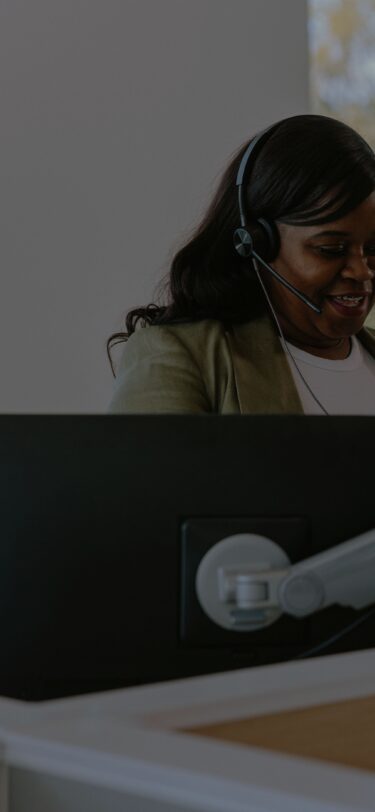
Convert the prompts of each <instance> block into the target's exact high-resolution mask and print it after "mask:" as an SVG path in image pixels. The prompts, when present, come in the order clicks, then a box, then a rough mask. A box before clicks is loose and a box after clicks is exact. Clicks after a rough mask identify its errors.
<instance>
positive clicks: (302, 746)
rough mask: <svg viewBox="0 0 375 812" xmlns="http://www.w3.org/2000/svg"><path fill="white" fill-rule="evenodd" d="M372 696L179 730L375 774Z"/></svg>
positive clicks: (373, 699)
mask: <svg viewBox="0 0 375 812" xmlns="http://www.w3.org/2000/svg"><path fill="white" fill-rule="evenodd" d="M374 723H375V695H372V696H368V697H363V698H361V699H352V700H346V701H344V702H333V703H329V704H328V703H327V704H323V705H314V706H312V707H309V708H304V709H299V710H289V711H284V712H282V713H272V714H266V715H264V714H263V715H261V716H252V717H250V718H246V719H237V720H231V721H225V722H222V723H215V724H211V725H204V726H195V727H192V728H184V732H186V733H194V735H196V736H204V737H209V738H213V739H219V740H221V741H226V742H234V743H236V744H243V745H248V746H251V747H262V748H264V749H266V750H273V751H278V752H282V753H289V754H290V755H297V756H304V757H305V758H314V759H320V760H322V761H328V762H333V763H335V764H343V765H345V766H347V767H357V768H359V769H362V770H369V771H371V772H375V724H374Z"/></svg>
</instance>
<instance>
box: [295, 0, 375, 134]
mask: <svg viewBox="0 0 375 812" xmlns="http://www.w3.org/2000/svg"><path fill="white" fill-rule="evenodd" d="M308 4H309V42H310V53H311V72H310V78H311V107H312V111H313V112H316V113H321V114H322V115H328V116H333V117H334V118H338V119H340V120H341V121H345V122H346V123H347V124H350V126H352V127H354V129H355V130H358V132H359V133H361V135H363V136H364V138H366V140H367V141H368V142H369V143H370V144H371V146H372V147H373V148H375V115H374V114H375V47H374V46H375V0H308Z"/></svg>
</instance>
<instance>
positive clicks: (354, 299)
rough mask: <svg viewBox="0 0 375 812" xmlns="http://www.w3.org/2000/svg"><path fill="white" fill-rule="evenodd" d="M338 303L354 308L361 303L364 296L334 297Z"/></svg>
mask: <svg viewBox="0 0 375 812" xmlns="http://www.w3.org/2000/svg"><path fill="white" fill-rule="evenodd" d="M334 298H335V299H337V301H338V302H345V304H347V305H350V306H351V307H355V306H356V305H358V304H359V303H360V302H362V301H363V299H364V296H334Z"/></svg>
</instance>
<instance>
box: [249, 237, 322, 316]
mask: <svg viewBox="0 0 375 812" xmlns="http://www.w3.org/2000/svg"><path fill="white" fill-rule="evenodd" d="M251 256H252V257H254V258H255V259H256V260H258V262H260V264H261V265H263V266H264V268H267V271H269V272H270V273H271V274H272V276H273V277H274V278H275V279H277V280H278V282H281V284H282V285H284V287H286V288H288V290H290V292H291V293H294V295H295V296H297V297H298V299H301V302H304V303H305V304H306V305H307V306H308V307H311V310H314V311H315V313H319V315H320V314H321V312H322V309H321V307H318V305H316V304H314V302H313V301H312V300H311V299H309V298H308V296H305V294H304V293H301V291H300V290H298V289H297V288H295V287H294V285H292V284H291V283H290V282H288V281H287V280H286V279H284V277H283V276H281V275H280V274H279V273H278V272H277V271H275V269H274V268H272V267H271V265H269V264H268V262H266V261H265V260H264V259H262V257H260V256H259V254H257V253H256V251H254V249H252V250H251Z"/></svg>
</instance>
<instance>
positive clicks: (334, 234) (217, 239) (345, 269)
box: [108, 115, 375, 414]
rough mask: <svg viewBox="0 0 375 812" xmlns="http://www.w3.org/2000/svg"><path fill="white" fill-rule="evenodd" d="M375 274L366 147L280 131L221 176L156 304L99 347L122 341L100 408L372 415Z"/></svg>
mask: <svg viewBox="0 0 375 812" xmlns="http://www.w3.org/2000/svg"><path fill="white" fill-rule="evenodd" d="M374 276H375V156H374V153H373V151H372V150H371V148H370V147H369V145H368V144H367V143H366V142H365V141H364V140H363V139H362V138H361V136H360V135H358V134H357V133H356V132H355V131H354V130H352V129H351V128H350V127H348V126H347V125H345V124H343V123H342V122H339V121H336V120H334V119H331V118H328V117H325V116H317V115H300V116H293V117H291V118H287V119H285V120H283V121H281V122H278V123H277V124H275V125H273V126H272V127H270V128H268V130H267V131H265V132H263V133H261V134H259V135H258V136H256V137H255V138H254V139H252V141H250V143H247V144H245V146H244V147H242V148H241V150H240V151H239V153H238V154H237V155H236V156H235V157H234V159H233V160H232V162H231V163H230V165H229V166H228V168H227V170H226V171H225V173H224V176H223V178H222V180H221V183H220V185H219V188H218V191H217V193H216V195H215V197H214V199H213V201H212V203H211V205H210V207H209V209H208V211H207V214H206V216H205V217H204V219H203V221H202V223H201V224H200V225H199V226H198V228H197V229H196V231H195V233H194V234H193V236H192V238H191V239H190V240H189V242H188V243H187V244H186V245H185V246H184V247H183V248H182V249H181V250H180V251H179V252H178V253H177V255H176V256H175V258H174V260H173V262H172V267H171V271H170V275H169V280H168V301H167V303H166V304H165V305H164V306H162V305H161V306H157V305H149V306H148V307H145V308H137V309H134V310H132V311H130V313H129V314H128V316H127V319H126V328H127V332H126V333H120V334H119V333H117V334H115V335H113V336H112V337H111V338H110V339H109V342H108V344H109V345H110V344H111V343H112V342H113V340H114V339H117V338H120V339H123V340H126V339H129V341H128V342H127V344H126V346H125V348H124V351H123V355H122V358H121V363H120V368H119V374H118V377H117V381H116V387H115V393H114V396H113V399H112V402H111V405H110V411H111V412H113V413H129V412H133V413H134V412H138V413H147V412H148V413H150V412H154V413H165V412H169V413H172V412H175V413H178V412H179V413H216V414H238V413H242V414H256V413H263V414H277V413H279V414H280V413H295V414H298V413H305V414H348V413H349V414H375V330H371V329H369V328H368V327H367V328H365V327H364V322H365V319H366V318H367V316H368V314H369V312H370V310H371V307H372V305H373V303H374V287H375V283H374ZM138 322H140V323H141V324H142V327H141V328H140V329H138V330H135V327H136V325H137V323H138Z"/></svg>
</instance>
